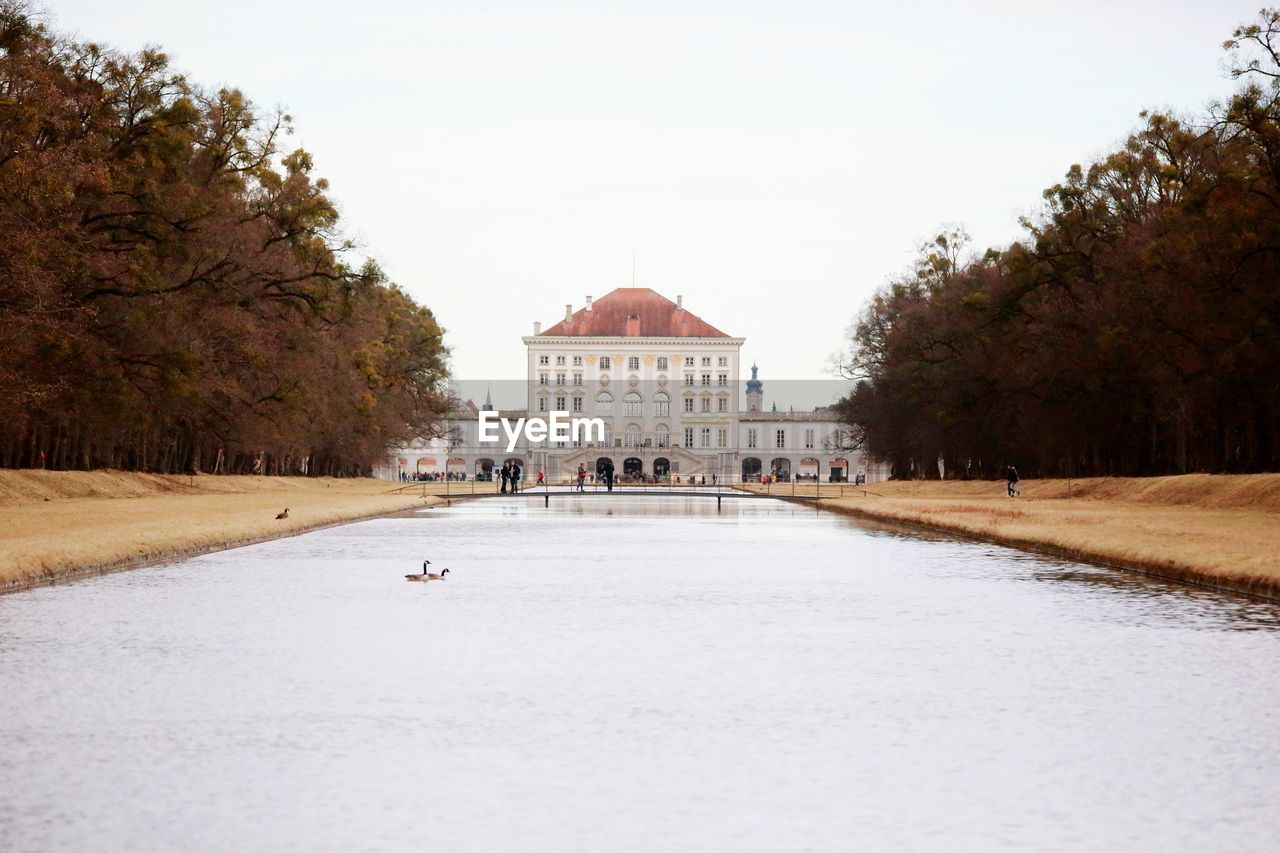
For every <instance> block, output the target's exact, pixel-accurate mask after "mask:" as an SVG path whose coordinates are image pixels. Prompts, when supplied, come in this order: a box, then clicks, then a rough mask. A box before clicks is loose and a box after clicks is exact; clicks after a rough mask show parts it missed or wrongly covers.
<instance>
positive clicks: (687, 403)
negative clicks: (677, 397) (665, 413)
mask: <svg viewBox="0 0 1280 853" xmlns="http://www.w3.org/2000/svg"><path fill="white" fill-rule="evenodd" d="M684 410H685V411H686V412H692V411H693V398H692V397H685V398H684Z"/></svg>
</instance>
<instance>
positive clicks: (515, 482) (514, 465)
mask: <svg viewBox="0 0 1280 853" xmlns="http://www.w3.org/2000/svg"><path fill="white" fill-rule="evenodd" d="M523 473H524V472H523V471H521V470H520V463H519V462H516V461H515V460H514V459H508V460H507V461H506V462H504V463H503V465H502V467H501V468H500V469H498V479H499V480H501V481H502V486H501V488H499V489H498V491H500V492H501V493H502V494H504V495H505V494H506V493H507V492H508V491H510V492H511V493H512V494H515V493H516V492H518V491H520V477H521V475H522V474H523Z"/></svg>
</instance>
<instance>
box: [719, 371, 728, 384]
mask: <svg viewBox="0 0 1280 853" xmlns="http://www.w3.org/2000/svg"><path fill="white" fill-rule="evenodd" d="M716 384H717V385H721V386H723V385H728V384H729V374H727V373H721V374H720V375H719V376H717V377H716Z"/></svg>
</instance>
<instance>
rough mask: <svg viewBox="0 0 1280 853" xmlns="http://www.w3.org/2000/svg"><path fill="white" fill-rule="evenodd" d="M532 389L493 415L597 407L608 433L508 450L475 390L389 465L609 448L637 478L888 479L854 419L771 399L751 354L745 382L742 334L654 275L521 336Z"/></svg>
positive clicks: (572, 455) (559, 460)
mask: <svg viewBox="0 0 1280 853" xmlns="http://www.w3.org/2000/svg"><path fill="white" fill-rule="evenodd" d="M522 341H523V342H524V344H525V348H526V361H527V364H526V376H527V384H526V387H527V397H526V400H525V408H524V409H522V410H511V411H498V412H495V415H496V416H498V417H503V418H507V419H508V420H509V421H511V422H515V421H516V420H517V419H519V418H544V419H545V418H547V417H549V416H550V414H551V413H552V412H567V413H569V415H570V416H571V417H575V418H578V417H581V418H599V419H600V420H601V421H602V422H603V424H604V434H603V436H600V435H592V436H589V437H587V438H582V437H580V438H579V440H577V441H574V440H572V439H569V440H565V441H559V442H530V441H528V440H527V439H526V438H524V437H523V436H522V437H521V438H520V440H519V443H518V444H517V446H516V447H515V448H514V450H512V451H511V452H509V453H508V452H507V438H506V436H505V435H504V434H503V433H502V431H501V430H499V435H500V436H502V438H501V440H500V441H499V442H498V443H497V444H493V443H490V444H482V443H481V442H480V434H479V416H480V412H481V410H482V409H485V410H492V408H493V407H492V405H491V403H490V402H489V400H488V399H486V401H485V405H484V406H483V407H478V406H476V405H475V404H474V403H471V402H470V401H468V402H467V403H466V404H464V405H463V406H461V407H460V409H459V411H457V412H455V413H454V414H452V415H450V417H449V419H448V423H447V425H446V426H447V429H446V430H445V436H444V437H443V438H437V439H433V440H431V441H430V442H426V443H423V444H420V445H419V446H416V447H408V448H404V449H402V450H401V451H399V452H398V453H397V454H396V455H395V458H394V459H393V460H392V465H390V466H389V468H388V470H387V471H385V472H383V473H384V475H387V476H391V477H400V476H401V475H406V476H410V477H413V476H415V475H418V474H432V473H444V472H446V471H447V472H450V473H453V474H455V475H461V474H465V475H466V479H472V478H475V477H479V478H485V477H487V476H489V475H490V473H491V471H492V469H493V467H494V466H495V465H499V466H500V465H501V464H502V463H503V462H504V461H505V460H506V459H509V458H513V459H516V460H518V461H519V462H520V463H521V467H522V468H523V469H524V472H525V473H524V476H525V479H526V480H528V481H530V482H532V481H533V480H534V479H535V478H536V476H537V472H539V471H541V472H543V473H544V475H545V476H546V478H547V479H548V481H549V482H552V483H560V482H568V481H569V480H570V479H572V478H573V477H574V476H575V475H576V472H577V470H578V466H579V465H581V466H583V468H584V469H585V470H587V471H588V472H590V473H595V472H597V471H598V470H600V469H601V468H602V467H603V466H604V464H605V460H606V459H607V460H610V461H611V462H612V463H613V466H614V470H615V472H616V473H617V474H618V475H621V476H622V477H624V478H631V479H640V478H642V477H643V478H645V479H650V480H652V479H655V478H656V479H658V480H659V481H665V480H672V481H674V480H675V479H676V478H679V479H680V481H681V482H686V483H687V482H689V481H690V479H691V478H693V479H696V480H698V481H701V480H702V479H703V478H705V479H706V482H707V483H708V484H710V483H712V482H713V481H716V482H721V483H732V482H739V481H741V480H759V479H760V478H761V476H763V475H771V476H773V477H775V478H776V479H779V480H783V481H787V480H792V479H794V478H802V479H806V480H812V479H814V478H817V479H820V480H821V481H823V482H829V481H844V480H849V479H852V478H853V476H854V475H855V474H856V473H858V472H859V471H861V472H862V473H864V474H865V475H866V476H867V479H868V480H869V481H874V480H879V479H884V477H885V476H886V472H885V471H883V470H881V466H877V465H873V464H871V460H869V459H867V458H865V456H864V455H863V454H862V453H861V451H856V452H853V451H849V450H848V449H847V446H848V441H847V439H846V436H847V430H845V429H844V428H843V426H842V424H841V423H840V421H839V418H838V416H837V414H836V413H835V412H834V411H833V410H831V409H829V408H815V409H814V410H812V411H808V412H793V411H788V412H777V411H766V409H765V399H764V383H763V382H762V381H761V380H760V379H759V378H758V371H757V368H756V367H755V366H752V368H751V379H749V380H747V381H746V382H745V383H740V382H739V376H740V375H741V369H740V368H741V350H742V345H743V343H744V341H745V339H744V338H739V337H733V336H732V335H729V334H726V333H725V332H722V331H721V330H720V329H718V328H716V327H715V326H713V325H711V324H710V323H708V322H707V321H705V320H703V319H702V318H701V317H699V316H698V315H696V314H694V313H693V312H692V311H689V310H688V309H686V308H685V306H684V300H683V298H682V297H680V296H677V297H676V299H675V301H674V302H673V301H671V300H670V299H667V298H666V297H664V296H662V295H661V294H659V293H656V292H655V291H653V290H650V289H649V288H642V287H622V288H618V289H616V290H614V291H612V292H610V293H608V294H606V295H605V296H602V297H601V298H600V299H597V300H592V298H591V297H590V296H588V297H587V298H586V304H585V305H584V306H583V307H582V308H580V309H578V310H577V311H574V310H573V306H572V305H566V306H565V313H564V318H563V319H562V320H560V321H559V322H557V323H556V324H554V325H553V326H551V327H550V328H547V329H546V330H543V329H542V327H541V324H540V323H534V326H533V334H532V335H528V336H526V337H524V338H522Z"/></svg>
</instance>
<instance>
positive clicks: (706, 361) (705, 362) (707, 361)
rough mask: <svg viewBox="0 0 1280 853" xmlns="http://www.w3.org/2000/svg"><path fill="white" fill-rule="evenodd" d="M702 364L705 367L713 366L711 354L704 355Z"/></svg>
mask: <svg viewBox="0 0 1280 853" xmlns="http://www.w3.org/2000/svg"><path fill="white" fill-rule="evenodd" d="M702 366H703V367H710V366H711V356H709V355H704V356H703V357H702Z"/></svg>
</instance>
